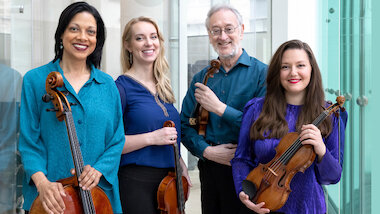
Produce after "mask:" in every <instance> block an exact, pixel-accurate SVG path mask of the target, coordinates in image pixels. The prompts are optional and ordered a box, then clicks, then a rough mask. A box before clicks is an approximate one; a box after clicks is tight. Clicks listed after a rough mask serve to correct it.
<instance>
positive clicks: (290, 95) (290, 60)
mask: <svg viewBox="0 0 380 214" xmlns="http://www.w3.org/2000/svg"><path fill="white" fill-rule="evenodd" d="M311 72H312V67H311V65H310V61H309V57H308V55H307V53H306V52H305V50H302V49H288V50H286V51H285V52H284V54H283V56H282V61H281V70H280V79H281V85H282V87H283V88H284V89H285V97H286V100H287V101H288V103H290V104H297V105H300V104H303V100H304V97H305V93H306V88H307V86H308V85H309V83H310V77H311Z"/></svg>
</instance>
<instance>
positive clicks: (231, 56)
mask: <svg viewBox="0 0 380 214" xmlns="http://www.w3.org/2000/svg"><path fill="white" fill-rule="evenodd" d="M214 50H215V52H216V53H217V54H218V56H219V58H221V59H232V58H234V57H235V56H236V54H237V53H238V48H237V47H234V48H232V51H231V53H229V54H225V55H223V54H221V53H219V51H218V49H217V48H216V47H214Z"/></svg>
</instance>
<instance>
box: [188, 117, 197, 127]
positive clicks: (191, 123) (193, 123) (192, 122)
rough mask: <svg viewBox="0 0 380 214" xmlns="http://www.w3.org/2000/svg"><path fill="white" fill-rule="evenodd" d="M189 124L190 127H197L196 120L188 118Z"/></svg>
mask: <svg viewBox="0 0 380 214" xmlns="http://www.w3.org/2000/svg"><path fill="white" fill-rule="evenodd" d="M189 124H190V125H191V126H195V125H197V118H194V117H190V118H189Z"/></svg>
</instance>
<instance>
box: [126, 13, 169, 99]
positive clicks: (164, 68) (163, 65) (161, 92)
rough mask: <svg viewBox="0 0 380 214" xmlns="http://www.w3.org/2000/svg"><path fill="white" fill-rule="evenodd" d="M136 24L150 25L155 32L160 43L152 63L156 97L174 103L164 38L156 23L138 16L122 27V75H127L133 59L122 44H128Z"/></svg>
mask: <svg viewBox="0 0 380 214" xmlns="http://www.w3.org/2000/svg"><path fill="white" fill-rule="evenodd" d="M138 22H148V23H151V24H152V25H153V26H154V27H155V28H156V31H157V35H158V39H159V41H160V52H159V54H158V57H157V59H156V60H155V61H154V65H153V75H154V78H155V80H156V81H157V84H156V86H157V92H158V96H159V97H160V98H161V99H162V100H163V101H164V102H166V103H174V102H175V98H174V93H173V90H172V87H171V83H170V79H169V75H170V74H169V63H168V61H167V60H166V58H165V45H164V37H163V36H162V33H161V32H160V29H159V28H158V25H157V23H156V22H155V21H154V20H153V19H151V18H148V17H144V16H140V17H137V18H133V19H131V20H130V21H129V22H128V23H127V24H126V25H125V27H124V32H123V36H122V39H121V42H122V47H121V56H120V58H121V66H122V68H123V73H127V72H128V71H129V70H130V69H131V67H132V65H133V57H132V58H131V54H130V53H129V51H128V50H127V49H126V48H125V46H124V43H125V42H126V43H127V44H130V42H131V38H132V26H133V25H134V24H136V23H138Z"/></svg>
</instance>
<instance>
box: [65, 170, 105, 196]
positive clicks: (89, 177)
mask: <svg viewBox="0 0 380 214" xmlns="http://www.w3.org/2000/svg"><path fill="white" fill-rule="evenodd" d="M71 174H73V175H74V174H75V170H74V169H72V170H71ZM102 175H103V174H102V173H101V172H99V171H98V170H96V169H95V168H94V167H91V166H90V165H86V166H85V167H84V168H83V171H82V174H81V175H80V176H79V179H78V181H79V186H80V187H82V189H83V190H92V188H94V187H96V185H98V183H99V180H100V178H101V177H102Z"/></svg>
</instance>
